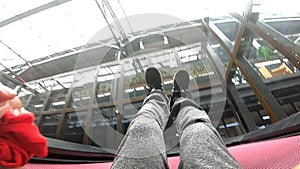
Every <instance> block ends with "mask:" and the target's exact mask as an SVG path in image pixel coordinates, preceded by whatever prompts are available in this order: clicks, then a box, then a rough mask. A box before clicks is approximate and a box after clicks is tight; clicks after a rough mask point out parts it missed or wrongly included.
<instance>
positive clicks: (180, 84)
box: [165, 70, 200, 129]
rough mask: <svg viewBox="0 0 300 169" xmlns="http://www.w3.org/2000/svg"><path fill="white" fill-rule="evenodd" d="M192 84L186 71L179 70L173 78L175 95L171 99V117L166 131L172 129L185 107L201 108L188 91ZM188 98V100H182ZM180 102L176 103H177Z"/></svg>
mask: <svg viewBox="0 0 300 169" xmlns="http://www.w3.org/2000/svg"><path fill="white" fill-rule="evenodd" d="M189 83H190V78H189V73H188V72H187V71H186V70H179V71H177V72H176V73H175V76H174V78H173V94H172V96H171V99H170V111H171V115H170V117H169V120H168V122H167V125H166V127H165V129H167V128H169V127H171V126H172V125H173V123H174V122H175V120H176V118H177V115H178V113H179V111H180V110H181V109H182V108H183V107H185V106H193V107H195V108H200V107H199V106H198V105H197V104H196V103H195V102H194V101H193V100H192V95H191V94H190V92H189V91H188V88H189ZM182 98H187V99H182ZM176 100H178V101H177V102H176V103H175V101H176Z"/></svg>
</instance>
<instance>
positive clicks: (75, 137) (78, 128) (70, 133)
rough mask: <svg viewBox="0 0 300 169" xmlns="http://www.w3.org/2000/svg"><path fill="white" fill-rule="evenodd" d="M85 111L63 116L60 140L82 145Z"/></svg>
mask: <svg viewBox="0 0 300 169" xmlns="http://www.w3.org/2000/svg"><path fill="white" fill-rule="evenodd" d="M86 115H87V111H82V112H76V113H75V112H74V113H67V114H66V116H65V120H64V124H63V128H62V135H61V139H62V140H66V141H70V142H75V143H82V140H83V134H84V127H85V119H86Z"/></svg>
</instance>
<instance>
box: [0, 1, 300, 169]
mask: <svg viewBox="0 0 300 169" xmlns="http://www.w3.org/2000/svg"><path fill="white" fill-rule="evenodd" d="M217 2H219V1H217ZM230 2H231V1H230ZM232 2H233V3H234V4H236V3H238V1H232ZM239 2H240V3H241V2H245V3H241V4H242V5H243V6H242V7H243V8H242V7H241V6H238V7H239V8H235V9H237V10H236V11H226V12H224V13H223V12H222V13H220V14H216V13H213V12H211V11H213V10H214V8H213V7H211V6H210V7H211V9H209V10H208V9H207V11H206V13H205V12H203V13H201V12H199V14H197V12H195V11H194V12H193V18H192V19H190V20H186V19H181V18H180V16H181V12H178V11H177V13H178V15H177V16H175V15H174V16H172V15H168V14H166V13H159V12H160V11H159V10H158V12H157V11H151V10H147V9H148V8H147V5H144V6H146V7H143V8H145V12H144V13H142V12H141V11H138V12H137V13H131V12H130V9H129V7H128V6H130V3H133V2H127V1H119V0H118V2H117V1H115V2H113V1H107V0H102V1H99V0H98V1H97V0H95V1H91V0H90V1H83V0H54V1H47V0H44V1H40V2H35V4H32V5H31V6H30V5H27V6H26V5H24V6H22V5H19V6H20V7H16V6H18V5H16V4H14V5H13V4H9V3H7V4H6V2H0V9H1V8H2V9H1V10H3V12H2V13H3V15H2V14H1V15H2V16H3V17H2V18H0V19H1V21H0V42H1V43H0V52H1V58H0V74H1V76H0V82H1V83H2V84H4V85H6V86H8V87H10V88H12V89H14V90H15V91H16V92H17V93H18V96H19V97H20V99H21V101H22V105H23V107H24V108H25V109H27V110H28V111H30V112H32V113H34V115H35V122H34V123H35V125H37V126H38V128H39V130H40V132H41V133H42V134H43V135H44V136H45V137H46V138H47V139H48V144H49V145H48V148H49V155H48V156H47V157H46V158H45V159H39V158H35V157H33V158H32V161H31V163H33V164H32V165H34V164H35V163H37V165H41V163H59V164H61V163H65V164H69V165H71V164H79V163H84V164H87V163H93V164H100V163H103V162H104V163H105V162H111V161H112V159H113V157H114V153H115V152H116V150H117V148H118V146H119V145H120V143H121V141H122V139H123V137H124V135H125V134H126V131H127V128H128V126H129V124H130V122H131V121H132V119H133V117H134V116H135V115H136V113H137V112H138V111H139V110H140V108H141V106H142V104H143V100H144V98H145V97H146V95H147V93H146V90H145V89H146V82H145V70H146V69H147V68H148V67H151V66H154V67H157V68H158V69H159V70H160V71H161V72H162V75H163V79H164V81H163V87H164V90H165V93H166V94H167V96H169V97H170V96H171V95H172V88H173V75H174V74H175V72H176V71H177V70H180V69H185V70H187V71H188V72H189V75H190V85H189V90H190V92H191V94H192V96H193V99H194V100H195V102H196V103H197V104H199V105H200V106H201V107H202V108H203V109H204V110H205V111H206V112H207V114H208V116H209V117H210V119H211V121H212V124H213V125H214V127H215V128H216V129H217V131H218V132H219V134H220V135H221V137H222V139H223V140H224V142H225V143H226V145H227V146H228V147H231V146H236V145H241V144H247V143H252V142H260V141H265V140H276V139H279V138H289V137H295V136H296V138H297V139H298V143H299V140H300V139H299V131H300V130H299V129H300V120H299V119H300V113H299V111H300V72H299V70H300V11H299V9H297V6H298V7H299V5H300V4H299V2H297V1H287V2H277V1H276V2H272V3H274V4H275V3H278V4H277V5H278V6H277V7H275V5H274V8H271V9H270V6H272V5H273V4H272V3H270V2H268V1H264V0H261V1H256V0H250V1H239ZM17 3H18V2H17ZM127 3H129V4H127ZM135 3H137V4H136V8H138V7H139V5H142V4H140V2H135ZM148 3H150V2H148ZM153 3H154V2H153ZM168 3H170V2H168ZM193 3H194V4H192V3H191V4H185V5H186V6H185V7H188V6H189V7H190V6H197V5H196V4H197V3H198V4H201V3H202V1H201V3H200V2H193ZM203 3H204V2H203ZM223 3H224V2H223ZM83 4H85V5H83ZM88 4H89V5H90V6H88ZM174 4H175V2H174ZM80 5H82V6H80ZM131 5H132V4H131ZM152 5H157V6H160V4H152ZM177 5H178V4H177ZM223 5H226V4H223ZM282 5H285V6H284V7H280V6H282ZM21 6H22V8H21ZM161 6H164V4H162V5H161ZM169 6H171V8H172V5H169ZM179 6H180V4H179ZM198 6H199V5H198ZM212 6H213V4H212ZM228 6H229V7H228V8H230V7H232V8H233V7H234V5H232V4H231V3H229V4H228ZM89 7H90V8H89ZM19 8H20V9H19ZM131 8H132V7H131ZM141 8H142V7H141ZM171 8H170V9H171ZM191 8H192V7H191ZM194 8H195V9H197V8H196V7H194ZM198 8H199V7H198ZM219 8H222V7H219ZM219 8H218V9H219ZM223 8H224V7H223ZM89 9H90V10H89ZM149 9H150V7H149ZM165 9H166V10H167V9H169V8H167V7H166V6H164V7H161V10H165ZM174 9H175V7H174ZM205 9H206V8H205V5H204V6H203V7H201V8H199V11H200V10H205ZM141 10H142V9H141ZM193 10H194V9H193ZM285 10H286V11H285ZM5 11H6V12H7V15H4V14H5ZM92 11H93V12H96V14H93V15H92ZM171 11H172V10H171ZM0 13H1V12H0ZM84 13H85V14H86V15H88V16H84ZM183 14H184V11H182V15H183ZM4 16H5V17H4ZM76 17H77V19H78V20H75V19H74V18H76ZM80 17H81V18H80ZM86 17H90V18H86ZM58 18H60V19H58ZM182 18H183V17H182ZM40 20H42V21H45V20H46V22H41V23H45V24H41V23H40V22H39V21H40ZM67 23H68V24H69V25H68V26H67V25H66V24H67ZM84 28H87V30H84ZM84 33H86V34H84ZM75 34H76V35H75ZM12 37H13V38H12ZM67 38H68V40H65V39H67ZM71 42H72V43H71ZM73 42H74V43H73ZM26 43H27V44H26ZM22 45H23V47H22ZM35 50H36V51H35ZM164 136H165V142H166V146H167V150H168V151H167V154H168V156H170V157H172V156H178V151H179V150H178V149H179V137H178V134H177V133H176V129H175V128H174V126H172V127H170V128H169V129H168V130H166V131H165V132H164ZM298 143H295V145H294V146H295V148H296V149H297V148H299V145H300V144H298ZM298 150H299V149H298ZM244 153H246V152H244ZM256 158H259V157H256ZM294 159H295V160H294V162H295V163H294V164H293V165H294V166H296V165H295V164H300V156H299V155H298V156H296V157H294ZM29 167H30V165H29ZM75 168H76V167H75ZM245 168H247V167H245Z"/></svg>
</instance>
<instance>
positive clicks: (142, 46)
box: [140, 40, 145, 49]
mask: <svg viewBox="0 0 300 169" xmlns="http://www.w3.org/2000/svg"><path fill="white" fill-rule="evenodd" d="M140 49H145V47H144V44H143V41H142V40H140Z"/></svg>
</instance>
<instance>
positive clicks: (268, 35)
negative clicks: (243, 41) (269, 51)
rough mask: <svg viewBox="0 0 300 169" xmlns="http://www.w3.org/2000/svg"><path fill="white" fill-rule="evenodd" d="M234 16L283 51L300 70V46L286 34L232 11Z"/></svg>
mask: <svg viewBox="0 0 300 169" xmlns="http://www.w3.org/2000/svg"><path fill="white" fill-rule="evenodd" d="M230 14H231V15H232V16H233V17H235V18H236V19H238V20H240V21H241V22H243V23H244V24H245V26H246V27H247V28H248V29H249V30H251V31H252V32H254V33H256V34H257V35H259V36H260V37H262V38H263V39H264V40H265V41H267V42H268V43H269V44H271V45H272V46H273V47H275V48H276V49H277V50H278V51H279V52H280V53H282V54H283V55H284V56H285V57H286V58H287V59H288V60H289V61H290V62H292V64H293V65H294V66H295V67H296V68H297V69H298V70H300V48H299V47H298V46H296V45H295V44H294V43H292V42H290V41H289V40H287V39H286V38H285V37H284V36H282V35H280V33H279V32H278V31H276V30H274V29H273V28H271V27H269V26H267V25H265V24H262V23H258V24H255V23H252V22H249V21H246V20H245V19H244V18H243V17H242V16H240V15H239V14H237V13H230Z"/></svg>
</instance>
